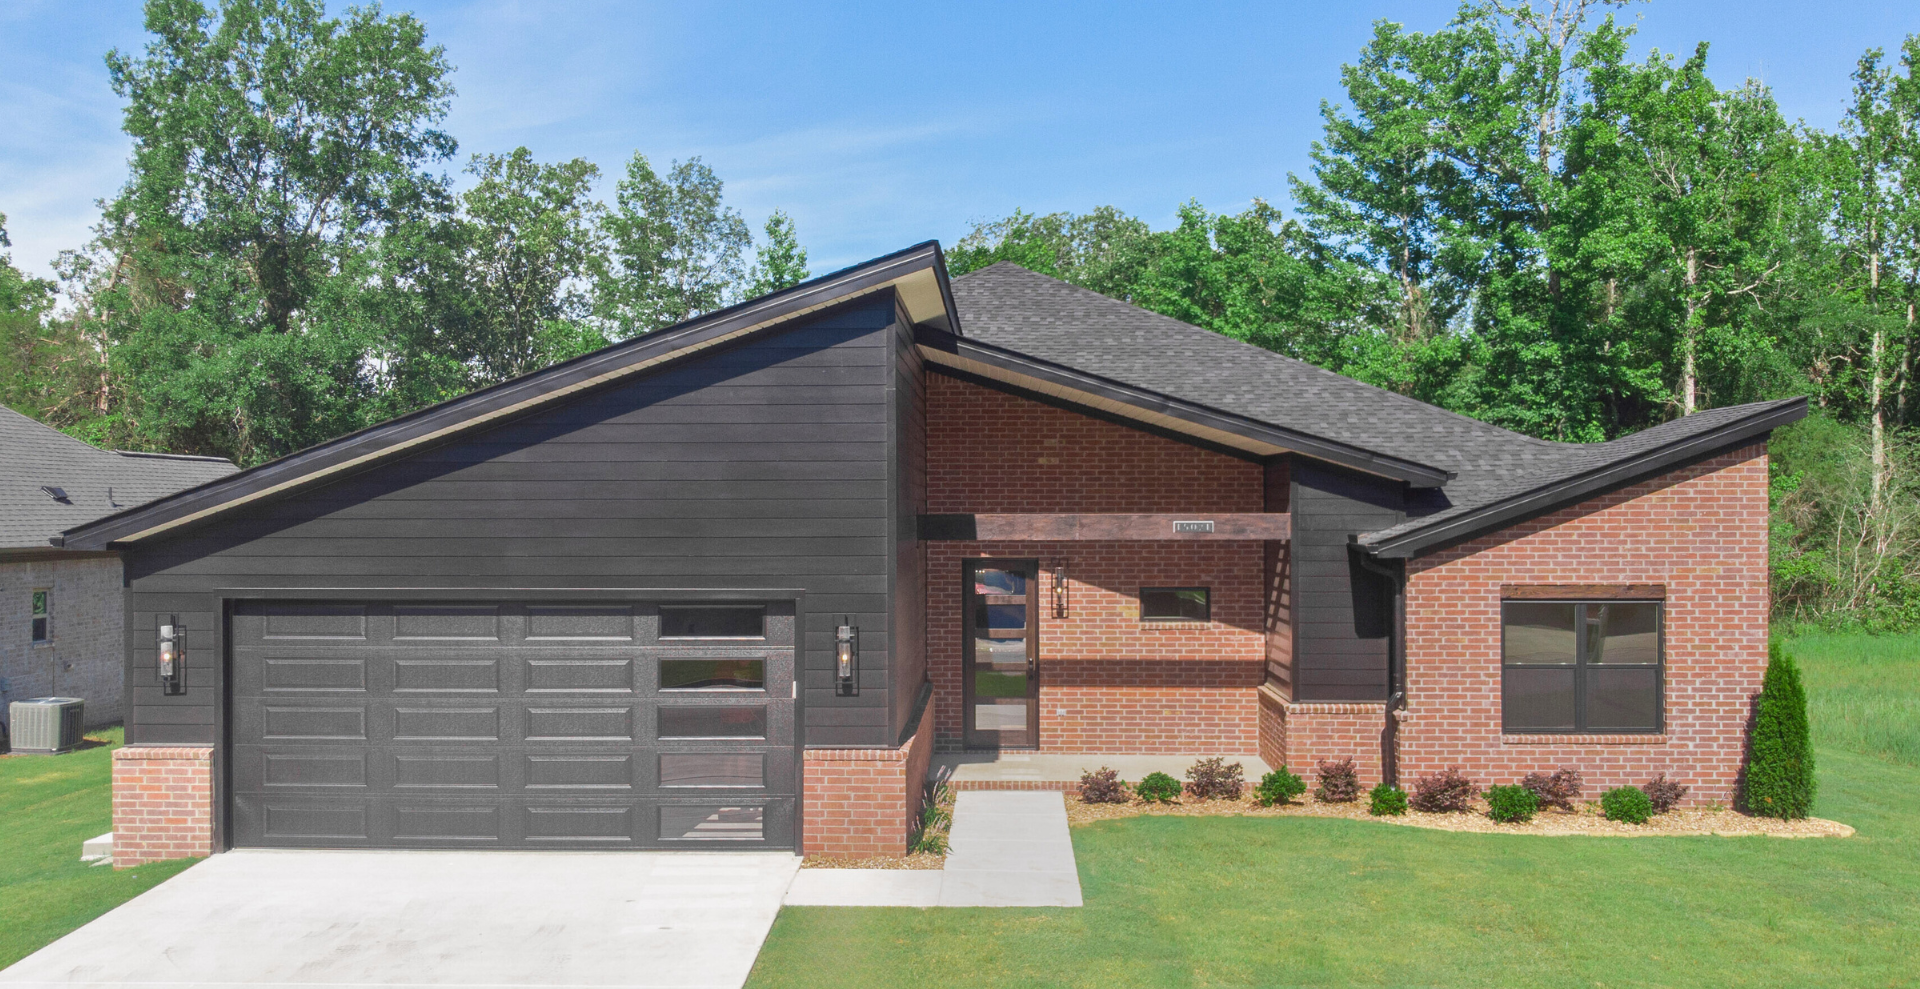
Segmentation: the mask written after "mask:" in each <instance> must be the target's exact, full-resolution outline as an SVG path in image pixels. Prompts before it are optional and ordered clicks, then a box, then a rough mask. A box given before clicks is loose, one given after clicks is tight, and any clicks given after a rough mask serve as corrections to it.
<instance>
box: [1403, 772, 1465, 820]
mask: <svg viewBox="0 0 1920 989" xmlns="http://www.w3.org/2000/svg"><path fill="white" fill-rule="evenodd" d="M1479 795H1480V788H1479V787H1478V786H1475V785H1474V782H1473V781H1472V780H1470V779H1468V778H1466V776H1464V775H1462V774H1461V772H1460V767H1458V766H1448V767H1447V771H1446V772H1444V773H1434V774H1433V775H1432V776H1422V777H1420V778H1419V779H1418V780H1415V781H1414V784H1413V796H1412V797H1411V798H1410V799H1409V800H1408V803H1411V804H1412V805H1413V809H1414V810H1421V811H1426V812H1427V813H1430V814H1450V813H1458V812H1460V811H1464V810H1466V809H1467V807H1468V805H1470V804H1472V803H1473V798H1474V797H1477V796H1479Z"/></svg>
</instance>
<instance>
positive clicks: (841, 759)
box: [802, 703, 933, 857]
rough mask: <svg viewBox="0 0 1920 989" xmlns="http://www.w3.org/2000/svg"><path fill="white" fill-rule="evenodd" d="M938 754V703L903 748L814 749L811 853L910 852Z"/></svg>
mask: <svg viewBox="0 0 1920 989" xmlns="http://www.w3.org/2000/svg"><path fill="white" fill-rule="evenodd" d="M932 757H933V705H932V704H931V703H929V704H928V705H927V710H925V711H922V712H921V714H920V725H919V727H918V728H916V729H915V730H914V733H913V737H911V738H909V739H908V740H907V744H905V745H902V746H900V747H899V748H897V749H808V750H807V752H806V760H805V777H804V780H803V782H802V786H803V787H804V788H805V790H804V792H805V796H806V819H805V831H806V835H805V842H806V846H805V848H803V849H802V851H803V852H804V853H805V854H808V855H835V856H849V857H852V856H867V855H904V854H906V851H907V838H908V837H909V836H910V835H911V833H912V830H913V824H914V818H915V817H916V816H917V815H918V814H919V813H920V796H921V793H922V791H923V789H924V788H925V786H926V782H927V764H928V761H929V760H930V759H931V758H932Z"/></svg>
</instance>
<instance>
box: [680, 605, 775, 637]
mask: <svg viewBox="0 0 1920 989" xmlns="http://www.w3.org/2000/svg"><path fill="white" fill-rule="evenodd" d="M766 634H767V609H765V608H762V607H760V606H759V605H752V606H746V607H742V606H736V605H717V606H699V607H672V608H661V609H660V637H661V638H663V639H760V638H765V637H766Z"/></svg>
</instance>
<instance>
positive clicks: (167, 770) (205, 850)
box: [113, 745, 213, 869]
mask: <svg viewBox="0 0 1920 989" xmlns="http://www.w3.org/2000/svg"><path fill="white" fill-rule="evenodd" d="M211 854H213V747H212V746H210V745H180V746H171V745H168V746H162V745H129V746H126V747H124V748H120V749H116V750H115V751H114V753H113V867H114V868H116V869H126V868H131V867H133V866H136V865H142V864H145V863H147V862H158V861H161V860H163V859H177V858H190V857H194V856H202V855H211Z"/></svg>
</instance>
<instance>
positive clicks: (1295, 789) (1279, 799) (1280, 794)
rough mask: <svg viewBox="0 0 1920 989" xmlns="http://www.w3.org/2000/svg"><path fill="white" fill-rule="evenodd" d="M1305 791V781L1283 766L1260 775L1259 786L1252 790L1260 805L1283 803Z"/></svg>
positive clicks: (1269, 805)
mask: <svg viewBox="0 0 1920 989" xmlns="http://www.w3.org/2000/svg"><path fill="white" fill-rule="evenodd" d="M1305 792H1307V781H1306V780H1303V779H1301V778H1300V777H1298V776H1295V775H1293V774H1292V773H1289V772H1287V767H1285V766H1281V767H1280V768H1279V769H1276V770H1274V771H1273V772H1271V773H1268V774H1267V775H1265V776H1262V777H1260V786H1259V787H1258V788H1256V789H1255V790H1254V794H1255V795H1256V796H1258V797H1259V798H1260V806H1262V807H1271V806H1273V805H1274V804H1284V803H1286V802H1287V801H1289V800H1292V799H1293V798H1295V797H1297V796H1299V795H1301V794H1303V793H1305Z"/></svg>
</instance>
